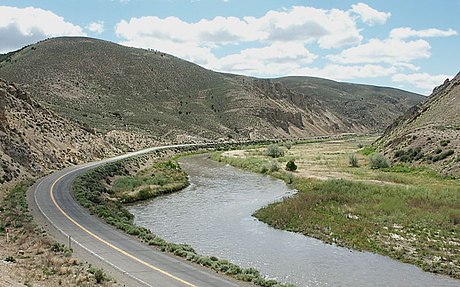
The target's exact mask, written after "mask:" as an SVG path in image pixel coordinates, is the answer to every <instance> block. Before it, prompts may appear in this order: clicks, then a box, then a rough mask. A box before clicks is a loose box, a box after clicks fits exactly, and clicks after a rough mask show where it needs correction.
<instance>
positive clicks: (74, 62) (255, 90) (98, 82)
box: [0, 37, 424, 146]
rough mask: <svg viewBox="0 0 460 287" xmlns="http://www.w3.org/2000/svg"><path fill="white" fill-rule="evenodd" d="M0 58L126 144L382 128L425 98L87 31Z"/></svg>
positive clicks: (63, 111) (1, 73) (32, 85)
mask: <svg viewBox="0 0 460 287" xmlns="http://www.w3.org/2000/svg"><path fill="white" fill-rule="evenodd" d="M0 60H1V62H0V77H3V78H5V79H8V80H10V81H14V82H16V83H19V84H21V85H22V86H23V87H24V89H26V90H27V91H29V92H31V94H33V96H34V97H35V98H36V99H37V100H38V101H40V102H41V103H43V104H45V105H46V106H47V107H49V108H50V109H52V110H54V111H55V112H57V113H59V114H60V115H61V116H64V117H67V118H69V119H72V120H75V121H78V122H80V123H85V124H87V125H88V126H90V127H92V128H95V129H96V130H98V131H100V132H102V133H108V134H111V135H112V138H119V137H123V142H124V143H127V145H131V144H130V140H131V141H133V140H136V139H138V138H139V137H140V136H142V137H144V138H146V141H145V142H146V143H148V142H155V141H162V142H165V141H174V142H177V141H181V142H183V141H202V140H207V139H212V140H216V139H223V140H228V139H259V138H274V137H276V138H296V137H306V136H312V135H325V134H336V133H343V132H369V131H376V130H383V129H384V128H385V126H386V125H387V124H389V123H390V122H392V121H393V120H394V119H395V118H396V117H397V116H399V115H401V114H402V112H403V111H404V110H405V109H408V108H409V107H411V106H412V105H413V104H416V103H418V102H420V101H422V100H423V98H424V97H422V96H420V95H417V94H413V93H408V92H404V91H400V90H396V89H389V88H378V87H370V86H364V85H355V84H344V83H338V82H333V81H325V80H319V79H317V80H314V81H313V80H312V79H311V78H284V79H271V80H263V79H256V78H251V77H244V76H238V75H230V74H222V73H216V72H213V71H210V70H207V69H204V68H202V67H200V66H198V65H195V64H192V63H190V62H187V61H184V60H181V59H178V58H176V57H173V56H171V55H168V54H165V53H162V52H158V51H153V50H144V49H135V48H129V47H124V46H120V45H118V44H114V43H111V42H107V41H102V40H96V39H91V38H75V37H63V38H53V39H49V40H45V41H42V42H39V43H37V44H34V45H30V46H27V47H25V48H23V49H21V50H19V51H17V52H14V53H9V54H6V55H2V57H0ZM363 101H365V103H364V102H363ZM343 107H345V108H343ZM132 146H133V145H132Z"/></svg>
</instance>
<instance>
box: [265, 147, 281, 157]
mask: <svg viewBox="0 0 460 287" xmlns="http://www.w3.org/2000/svg"><path fill="white" fill-rule="evenodd" d="M265 155H266V156H271V157H273V158H277V157H282V156H284V151H283V150H282V149H281V148H280V147H279V146H278V145H276V144H272V145H270V146H269V147H268V148H267V150H266V151H265Z"/></svg>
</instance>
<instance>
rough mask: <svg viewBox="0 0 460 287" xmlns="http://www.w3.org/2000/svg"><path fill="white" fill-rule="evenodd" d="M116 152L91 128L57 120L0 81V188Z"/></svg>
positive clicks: (26, 94) (11, 86)
mask: <svg viewBox="0 0 460 287" xmlns="http://www.w3.org/2000/svg"><path fill="white" fill-rule="evenodd" d="M116 152H118V150H117V149H116V148H114V147H113V146H112V145H111V144H109V143H107V141H105V140H104V139H102V138H101V137H100V136H98V135H97V134H95V133H94V131H92V130H91V129H90V128H88V127H85V126H82V125H78V124H76V123H73V122H71V121H69V120H66V119H64V118H62V117H60V116H58V115H57V114H55V113H54V112H52V111H50V110H48V109H47V108H44V107H43V106H42V105H40V104H39V103H38V102H37V101H35V100H33V99H32V98H31V97H30V96H29V94H28V93H26V92H24V91H23V90H21V89H20V88H18V87H17V86H16V85H14V84H12V83H8V82H5V81H3V80H0V159H1V161H0V162H1V168H0V187H6V186H10V185H11V184H13V183H14V182H17V181H18V180H22V179H25V178H27V177H32V176H37V175H40V174H43V173H45V172H47V171H49V170H52V169H58V168H62V167H64V166H66V165H70V164H75V163H81V162H86V161H90V160H93V159H97V158H101V157H105V156H108V155H112V154H115V153H116ZM2 189H3V188H2Z"/></svg>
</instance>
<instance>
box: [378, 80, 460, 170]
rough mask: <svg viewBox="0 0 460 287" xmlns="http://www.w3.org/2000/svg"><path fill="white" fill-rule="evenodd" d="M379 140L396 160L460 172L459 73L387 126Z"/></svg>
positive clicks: (381, 145) (387, 152)
mask: <svg viewBox="0 0 460 287" xmlns="http://www.w3.org/2000/svg"><path fill="white" fill-rule="evenodd" d="M376 144H377V145H378V146H379V147H380V148H381V149H383V150H384V151H385V153H386V154H388V155H389V156H391V157H392V158H393V159H394V160H395V161H400V162H408V163H415V164H428V165H430V166H431V167H433V168H434V169H436V170H439V171H441V172H443V173H444V174H448V175H454V176H460V73H459V74H457V76H456V77H454V78H453V79H452V80H450V81H449V80H446V81H445V82H444V84H443V85H441V86H439V87H437V88H435V89H434V91H433V93H432V94H431V95H430V96H429V97H428V99H427V100H426V101H425V102H423V103H421V104H419V105H417V106H415V107H413V108H412V109H410V110H409V111H408V112H407V113H405V114H404V115H403V116H402V117H400V118H399V119H398V120H397V121H396V122H394V123H393V124H392V125H391V126H390V127H388V129H387V130H386V131H385V134H384V135H383V137H382V138H380V139H379V140H378V141H377V143H376Z"/></svg>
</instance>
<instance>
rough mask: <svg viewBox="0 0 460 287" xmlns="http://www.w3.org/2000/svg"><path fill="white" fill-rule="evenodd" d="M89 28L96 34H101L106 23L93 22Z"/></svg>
mask: <svg viewBox="0 0 460 287" xmlns="http://www.w3.org/2000/svg"><path fill="white" fill-rule="evenodd" d="M87 28H88V30H89V31H91V32H93V33H95V34H101V33H102V32H104V21H97V22H91V23H89V24H88V26H87Z"/></svg>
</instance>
